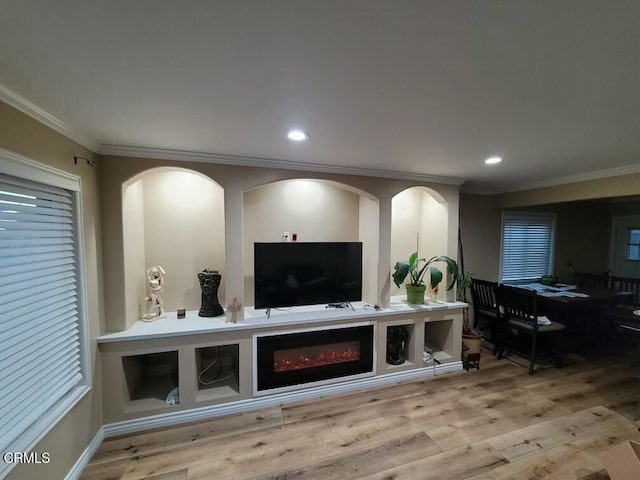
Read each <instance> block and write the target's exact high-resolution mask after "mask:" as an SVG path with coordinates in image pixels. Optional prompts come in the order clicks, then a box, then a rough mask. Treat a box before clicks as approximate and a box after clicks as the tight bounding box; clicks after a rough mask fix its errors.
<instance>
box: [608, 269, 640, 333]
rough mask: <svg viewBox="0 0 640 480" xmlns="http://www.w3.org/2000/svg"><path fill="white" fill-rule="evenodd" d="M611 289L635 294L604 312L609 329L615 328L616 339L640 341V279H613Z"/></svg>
mask: <svg viewBox="0 0 640 480" xmlns="http://www.w3.org/2000/svg"><path fill="white" fill-rule="evenodd" d="M611 289H612V290H615V291H617V292H634V295H633V296H630V297H628V298H626V299H625V303H617V304H615V305H612V306H611V307H609V308H607V309H605V310H604V315H605V318H606V319H607V321H608V323H607V325H608V326H609V328H613V331H614V333H615V334H616V337H619V338H620V339H621V340H633V341H636V342H637V341H638V340H640V315H637V314H636V313H635V312H638V311H640V278H630V277H611Z"/></svg>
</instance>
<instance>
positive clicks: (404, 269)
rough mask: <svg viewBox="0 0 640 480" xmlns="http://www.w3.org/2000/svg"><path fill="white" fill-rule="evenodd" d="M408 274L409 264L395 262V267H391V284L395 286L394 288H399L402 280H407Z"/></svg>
mask: <svg viewBox="0 0 640 480" xmlns="http://www.w3.org/2000/svg"><path fill="white" fill-rule="evenodd" d="M408 274H409V263H408V262H396V265H395V267H393V275H392V276H393V283H395V284H396V287H400V285H402V282H404V279H405V278H407V275H408Z"/></svg>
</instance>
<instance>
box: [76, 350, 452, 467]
mask: <svg viewBox="0 0 640 480" xmlns="http://www.w3.org/2000/svg"><path fill="white" fill-rule="evenodd" d="M460 370H462V362H451V363H447V364H444V365H438V366H436V367H435V368H433V367H425V368H420V369H415V370H407V371H404V372H397V373H390V374H387V375H378V376H376V377H371V378H362V379H358V380H351V381H349V382H344V383H338V384H332V385H323V386H319V387H311V388H307V389H304V390H300V391H297V392H286V393H276V394H273V395H266V396H264V397H258V398H249V399H246V400H239V401H237V402H231V403H225V404H222V405H210V406H207V407H200V408H192V409H189V410H184V411H180V412H171V413H163V414H160V415H152V416H147V417H144V418H136V419H133V420H125V421H122V422H115V423H108V424H106V425H104V426H103V427H102V432H103V436H104V438H109V437H114V436H117V435H126V434H131V433H136V432H141V431H144V430H150V429H153V428H161V427H169V426H173V425H178V424H181V423H190V422H197V421H202V420H209V419H211V418H215V417H221V416H224V415H232V414H237V413H242V412H249V411H253V410H259V409H262V408H269V407H275V406H278V405H282V404H285V403H292V402H299V401H302V400H312V399H315V398H321V397H325V396H327V395H335V394H339V393H349V392H355V391H358V390H365V389H367V388H375V387H381V386H384V385H389V384H393V383H398V382H403V381H407V380H415V379H419V378H425V377H431V376H434V375H439V374H443V373H448V372H456V371H460ZM92 443H93V442H92ZM85 465H86V464H85ZM83 468H84V467H83ZM68 478H69V479H71V478H75V477H68Z"/></svg>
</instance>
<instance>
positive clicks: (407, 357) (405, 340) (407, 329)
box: [384, 323, 415, 370]
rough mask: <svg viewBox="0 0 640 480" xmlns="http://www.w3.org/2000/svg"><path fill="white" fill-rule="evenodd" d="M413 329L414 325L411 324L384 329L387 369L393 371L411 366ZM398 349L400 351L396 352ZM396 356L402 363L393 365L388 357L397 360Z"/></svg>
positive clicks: (389, 326)
mask: <svg viewBox="0 0 640 480" xmlns="http://www.w3.org/2000/svg"><path fill="white" fill-rule="evenodd" d="M414 328H415V325H414V324H413V323H407V324H397V325H388V326H387V327H386V329H387V332H386V338H387V343H386V345H385V350H384V351H385V365H386V368H387V369H389V370H393V369H395V368H398V367H406V366H410V365H413V360H414V359H413V345H414ZM398 337H399V338H398ZM398 347H400V351H399V352H396V350H397V349H398ZM398 354H399V356H400V357H401V358H402V359H403V360H404V361H403V362H402V363H399V364H394V363H393V362H392V361H391V360H390V357H396V358H397V357H398Z"/></svg>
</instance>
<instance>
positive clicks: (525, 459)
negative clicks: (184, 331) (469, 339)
mask: <svg viewBox="0 0 640 480" xmlns="http://www.w3.org/2000/svg"><path fill="white" fill-rule="evenodd" d="M639 362H640V351H636V350H634V351H629V352H620V353H618V354H616V355H615V356H612V357H610V358H603V359H598V361H592V360H591V359H588V358H580V357H578V356H574V355H572V356H570V358H569V365H568V366H567V367H566V368H563V369H555V368H553V369H543V370H540V371H537V372H536V373H535V375H528V374H527V370H526V369H525V368H523V367H521V366H517V365H515V364H513V363H512V362H510V361H509V360H500V361H498V360H497V359H495V358H494V357H492V356H491V355H483V357H482V361H481V369H480V370H471V371H469V372H466V371H464V372H457V373H454V374H446V375H441V376H438V377H435V378H434V377H429V378H425V379H422V380H417V381H410V382H402V383H398V384H394V385H389V386H387V387H381V388H376V389H373V390H369V391H364V392H356V393H350V394H347V395H342V396H335V397H327V398H323V399H318V400H312V401H305V402H297V403H295V404H286V405H283V406H281V407H273V408H269V409H265V410H262V411H258V412H247V413H246V414H241V415H234V416H228V417H222V418H218V419H213V420H210V421H207V422H199V423H197V424H191V425H182V426H179V427H176V428H169V429H162V430H156V431H151V432H146V433H141V434H138V435H130V436H125V437H121V438H113V439H108V440H106V441H105V442H104V443H103V445H102V446H101V447H100V449H99V451H98V453H96V455H95V456H94V458H93V459H92V460H91V462H90V463H89V465H88V466H87V468H86V469H85V471H84V472H83V474H82V476H81V479H82V480H107V479H112V480H136V479H143V478H145V479H154V480H205V479H206V480H209V479H213V478H215V479H216V480H220V479H233V480H247V479H251V478H258V479H266V478H273V479H281V480H284V479H294V478H295V479H306V478H311V479H313V478H336V479H340V480H344V479H357V478H374V479H376V478H377V479H385V480H390V479H411V480H414V479H429V478H434V479H445V480H450V479H453V480H455V479H460V480H462V479H473V480H486V479H496V480H505V479H513V480H520V479H543V478H544V479H551V480H565V479H578V480H605V479H607V475H606V471H605V470H604V466H603V465H602V455H603V454H604V452H606V450H607V449H608V448H611V446H612V445H615V444H617V443H619V442H620V441H623V440H629V439H636V440H640V432H638V427H639V426H640V425H639V424H640V400H637V399H638V398H640V379H638V376H637V372H636V370H637V368H636V365H638V363H639Z"/></svg>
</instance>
